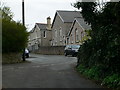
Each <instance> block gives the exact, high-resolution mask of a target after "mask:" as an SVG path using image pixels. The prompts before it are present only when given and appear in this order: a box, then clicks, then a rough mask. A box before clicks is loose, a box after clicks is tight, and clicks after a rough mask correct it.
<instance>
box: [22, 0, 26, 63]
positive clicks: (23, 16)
mask: <svg viewBox="0 0 120 90" xmlns="http://www.w3.org/2000/svg"><path fill="white" fill-rule="evenodd" d="M22 24H23V26H25V13H24V0H22ZM22 59H23V61H25V48H24V49H23V55H22Z"/></svg>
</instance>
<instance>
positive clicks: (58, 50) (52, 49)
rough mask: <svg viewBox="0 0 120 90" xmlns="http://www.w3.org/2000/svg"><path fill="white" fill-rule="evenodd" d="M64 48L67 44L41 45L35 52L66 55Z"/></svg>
mask: <svg viewBox="0 0 120 90" xmlns="http://www.w3.org/2000/svg"><path fill="white" fill-rule="evenodd" d="M64 48H65V46H41V47H39V49H38V50H35V51H33V52H34V53H38V54H45V55H64Z"/></svg>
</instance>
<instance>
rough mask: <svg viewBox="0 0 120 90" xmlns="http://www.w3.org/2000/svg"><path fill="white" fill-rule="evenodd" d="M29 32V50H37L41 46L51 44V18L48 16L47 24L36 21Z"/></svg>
mask: <svg viewBox="0 0 120 90" xmlns="http://www.w3.org/2000/svg"><path fill="white" fill-rule="evenodd" d="M29 33H30V34H29V43H28V48H29V50H37V49H38V48H39V47H40V46H51V40H52V30H51V18H50V17H48V18H47V24H44V23H36V24H35V26H34V28H33V29H32V30H31V31H30V32H29Z"/></svg>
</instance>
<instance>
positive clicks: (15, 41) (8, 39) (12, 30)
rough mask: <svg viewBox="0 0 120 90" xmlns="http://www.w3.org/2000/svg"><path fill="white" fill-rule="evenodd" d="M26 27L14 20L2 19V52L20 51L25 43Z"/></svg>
mask: <svg viewBox="0 0 120 90" xmlns="http://www.w3.org/2000/svg"><path fill="white" fill-rule="evenodd" d="M27 36H28V33H27V31H26V28H25V27H24V26H23V25H22V24H20V23H16V22H15V21H9V20H6V19H3V20H2V52H3V53H9V52H20V51H22V49H23V48H25V46H26V45H27Z"/></svg>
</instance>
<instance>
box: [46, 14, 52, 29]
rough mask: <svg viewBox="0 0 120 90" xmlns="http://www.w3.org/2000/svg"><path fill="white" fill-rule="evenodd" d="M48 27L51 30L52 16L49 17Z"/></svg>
mask: <svg viewBox="0 0 120 90" xmlns="http://www.w3.org/2000/svg"><path fill="white" fill-rule="evenodd" d="M47 29H48V30H51V18H50V16H49V17H47Z"/></svg>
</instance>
